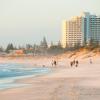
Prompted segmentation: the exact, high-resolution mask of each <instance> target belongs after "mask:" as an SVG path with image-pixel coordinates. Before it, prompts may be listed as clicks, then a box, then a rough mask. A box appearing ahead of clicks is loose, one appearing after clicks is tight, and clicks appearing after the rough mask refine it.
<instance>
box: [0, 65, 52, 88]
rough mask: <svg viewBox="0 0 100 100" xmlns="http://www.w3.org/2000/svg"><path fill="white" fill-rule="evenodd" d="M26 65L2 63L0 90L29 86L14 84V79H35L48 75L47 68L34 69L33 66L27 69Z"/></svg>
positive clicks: (0, 66)
mask: <svg viewBox="0 0 100 100" xmlns="http://www.w3.org/2000/svg"><path fill="white" fill-rule="evenodd" d="M28 66H29V65H28V64H18V63H2V64H0V90H4V89H9V88H14V87H22V86H28V85H30V84H21V83H16V82H15V80H16V79H21V78H27V77H33V76H34V77H35V76H37V75H43V74H46V73H49V72H50V71H51V70H50V69H49V68H41V67H38V68H35V66H33V67H34V68H32V67H29V68H28Z"/></svg>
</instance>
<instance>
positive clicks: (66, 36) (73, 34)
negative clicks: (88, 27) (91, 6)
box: [62, 16, 85, 48]
mask: <svg viewBox="0 0 100 100" xmlns="http://www.w3.org/2000/svg"><path fill="white" fill-rule="evenodd" d="M83 23H84V18H83V17H81V16H76V17H72V18H71V20H69V21H64V22H63V36H62V46H63V48H65V47H66V46H68V47H74V46H76V45H83V43H84V41H85V40H84V36H85V35H84V33H85V32H84V24H83Z"/></svg>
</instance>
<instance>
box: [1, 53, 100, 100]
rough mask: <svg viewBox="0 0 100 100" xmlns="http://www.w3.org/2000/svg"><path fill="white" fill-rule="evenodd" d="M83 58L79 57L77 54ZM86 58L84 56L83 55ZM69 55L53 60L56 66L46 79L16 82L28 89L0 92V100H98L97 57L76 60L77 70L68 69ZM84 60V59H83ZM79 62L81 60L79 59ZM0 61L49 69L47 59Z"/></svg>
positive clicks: (99, 70) (99, 63)
mask: <svg viewBox="0 0 100 100" xmlns="http://www.w3.org/2000/svg"><path fill="white" fill-rule="evenodd" d="M80 55H82V54H80ZM86 55H87V54H86ZM68 56H70V55H67V56H66V55H63V56H60V57H56V59H57V60H58V61H59V63H58V66H56V67H55V68H52V69H53V72H52V73H49V74H47V75H42V76H37V77H31V78H26V79H21V80H17V81H16V82H18V83H26V84H29V86H26V87H19V88H12V89H7V90H2V91H0V100H100V56H95V57H92V60H93V64H90V63H89V59H90V58H88V57H87V58H86V59H83V58H82V57H80V56H79V58H77V59H78V60H79V66H78V67H77V68H76V67H72V68H71V67H70V66H69V61H70V60H72V59H73V58H74V57H72V58H70V59H68ZM84 56H85V55H84ZM81 58H82V59H81ZM4 59H6V58H0V60H1V61H0V62H1V63H5V62H7V61H8V62H19V63H24V62H26V63H29V64H31V65H35V64H36V65H37V66H38V64H41V66H42V65H43V64H45V65H46V66H50V68H51V60H52V59H53V57H50V58H42V60H41V58H40V59H38V58H37V59H36V58H35V59H33V58H32V59H30V60H29V59H28V60H27V59H19V60H18V59H17V60H16V59H12V60H11V59H6V60H4Z"/></svg>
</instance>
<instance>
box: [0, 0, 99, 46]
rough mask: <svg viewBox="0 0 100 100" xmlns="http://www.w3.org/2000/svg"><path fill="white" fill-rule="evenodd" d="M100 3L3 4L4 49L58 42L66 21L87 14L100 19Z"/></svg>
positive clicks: (28, 0) (29, 0)
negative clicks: (97, 16) (94, 15)
mask: <svg viewBox="0 0 100 100" xmlns="http://www.w3.org/2000/svg"><path fill="white" fill-rule="evenodd" d="M99 4H100V0H0V45H3V46H6V45H7V44H8V43H13V44H16V45H24V44H27V43H30V44H34V43H36V44H39V43H40V41H41V40H42V39H43V37H44V36H45V37H46V39H47V41H48V43H50V42H51V41H53V42H54V43H56V42H58V41H59V40H60V39H61V34H62V28H61V26H62V20H65V19H66V20H68V19H69V18H70V17H71V16H76V15H79V14H80V12H83V11H86V12H90V13H92V14H97V15H100V5H99Z"/></svg>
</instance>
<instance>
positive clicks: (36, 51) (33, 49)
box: [0, 37, 100, 55]
mask: <svg viewBox="0 0 100 100" xmlns="http://www.w3.org/2000/svg"><path fill="white" fill-rule="evenodd" d="M81 48H85V49H88V50H93V49H95V48H98V49H100V45H99V43H94V42H92V41H90V43H89V44H88V45H84V46H80V45H79V44H77V45H75V46H74V47H66V48H62V46H61V42H60V41H59V42H58V43H57V44H54V43H53V42H51V44H50V45H48V43H47V41H46V38H45V37H44V38H43V40H42V41H41V42H40V44H39V45H37V44H26V45H25V46H21V45H19V46H16V45H14V44H13V43H9V44H8V45H7V47H6V48H3V46H0V53H6V54H9V53H11V52H13V51H14V50H23V52H24V54H31V55H47V54H53V55H54V54H55V55H56V54H60V53H64V52H66V51H75V50H79V49H81Z"/></svg>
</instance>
